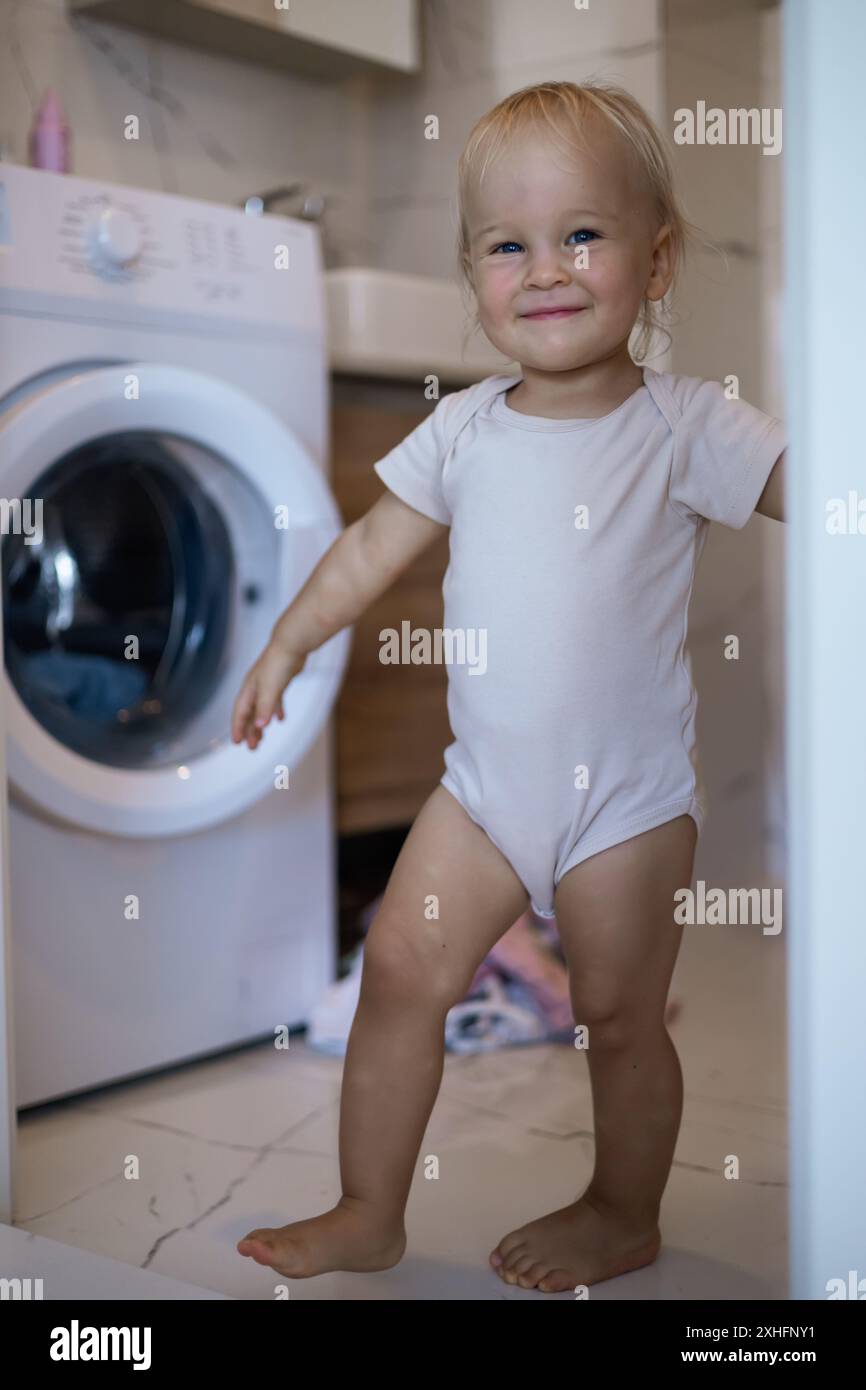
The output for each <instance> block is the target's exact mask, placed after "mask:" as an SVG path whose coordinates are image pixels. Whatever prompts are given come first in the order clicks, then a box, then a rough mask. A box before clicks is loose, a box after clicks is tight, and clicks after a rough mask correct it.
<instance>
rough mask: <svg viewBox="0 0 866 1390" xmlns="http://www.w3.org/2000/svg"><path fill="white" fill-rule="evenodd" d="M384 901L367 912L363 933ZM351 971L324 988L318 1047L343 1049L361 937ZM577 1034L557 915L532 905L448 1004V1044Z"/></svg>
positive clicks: (674, 1013) (483, 1048)
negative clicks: (450, 1005) (538, 910)
mask: <svg viewBox="0 0 866 1390" xmlns="http://www.w3.org/2000/svg"><path fill="white" fill-rule="evenodd" d="M381 902H382V898H381V895H380V896H379V897H378V898H376V899H375V901H374V902H372V903H370V904H369V905H368V906H367V907H366V908H365V909H364V911H363V912H362V914H361V918H360V926H361V930H362V933H363V935H364V936H366V934H367V932H368V931H369V929H370V927H371V925H372V923H373V918H374V917H375V916H376V913H377V912H378V910H379V906H380V904H381ZM344 963H346V964H348V967H349V969H348V974H346V975H345V976H344V977H343V978H342V979H340V980H338V981H337V982H336V983H335V984H333V985H331V986H330V987H329V988H328V989H327V990H326V992H325V994H324V996H323V998H322V999H321V1001H320V1002H319V1004H318V1005H317V1006H316V1008H315V1009H314V1010H313V1012H312V1015H311V1018H310V1022H309V1027H308V1030H307V1039H306V1040H307V1043H308V1045H309V1046H310V1047H312V1048H314V1049H315V1050H316V1051H318V1052H326V1053H329V1054H331V1055H332V1056H340V1057H341V1056H343V1055H344V1054H345V1051H346V1044H347V1043H348V1041H349V1033H350V1031H351V1028H352V1020H353V1019H354V1017H355V1010H356V1009H357V1007H358V999H359V997H360V991H361V973H362V970H363V965H364V942H363V940H362V941H361V942H360V944H359V945H358V946H357V947H356V948H355V950H354V952H353V953H352V955H351V956H350V957H349V959H348V961H347V962H344ZM680 1011H681V1003H680V1001H679V1000H677V999H672V1000H670V1001H669V1002H668V1006H667V1009H666V1011H665V1023H666V1024H671V1023H673V1022H674V1020H675V1019H676V1018H678V1017H679V1014H680ZM573 1041H574V1019H573V1017H572V1011H571V1001H570V998H569V990H568V971H567V969H566V964H565V955H564V953H563V950H562V943H561V942H560V938H559V932H558V930H557V926H556V921H555V919H554V918H552V917H551V918H544V917H538V916H536V914H535V913H534V912H533V911H532V910H531V909H528V910H527V911H526V912H524V913H523V914H522V916H520V917H518V919H517V921H516V922H515V923H514V925H513V926H512V927H509V929H508V931H507V932H506V933H505V935H504V936H503V937H501V938H500V940H499V941H497V943H496V945H495V946H494V947H493V949H492V951H490V952H489V954H488V955H487V956H486V957H485V958H484V960H483V961H482V962H481V965H480V966H479V967H478V969H477V970H476V972H475V975H474V977H473V979H472V983H471V984H470V986H469V989H468V991H467V993H466V997H465V999H462V1000H461V1001H460V1003H459V1004H455V1005H454V1006H453V1008H451V1009H449V1011H448V1014H447V1016H446V1019H445V1046H446V1048H447V1049H448V1051H450V1052H464V1053H465V1052H489V1051H491V1050H492V1049H493V1048H498V1047H508V1046H522V1045H525V1044H527V1043H535V1042H563V1043H564V1042H567V1043H572V1042H573Z"/></svg>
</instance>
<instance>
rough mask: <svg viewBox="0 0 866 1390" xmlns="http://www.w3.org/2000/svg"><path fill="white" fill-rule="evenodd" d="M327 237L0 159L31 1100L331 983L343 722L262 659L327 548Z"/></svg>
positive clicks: (336, 671)
mask: <svg viewBox="0 0 866 1390" xmlns="http://www.w3.org/2000/svg"><path fill="white" fill-rule="evenodd" d="M327 421H328V374H327V359H326V341H325V305H324V284H323V277H322V264H321V254H320V243H319V235H318V231H317V229H316V228H315V227H314V226H313V225H311V224H309V223H306V222H303V221H299V220H296V219H291V218H277V217H273V216H263V217H250V216H248V215H245V214H244V213H243V212H241V211H237V210H234V209H231V208H223V207H221V206H219V205H216V204H211V203H207V202H203V201H199V200H193V199H188V198H180V197H175V196H171V195H165V194H159V193H152V192H140V191H138V190H136V189H131V188H123V187H117V186H113V185H109V184H105V183H101V182H94V181H90V180H84V179H79V178H73V177H69V176H65V175H57V174H51V173H45V172H42V171H38V170H31V169H27V168H22V167H18V166H14V165H9V164H0V512H2V522H3V525H2V531H3V534H2V541H0V545H2V577H3V618H4V624H3V626H4V655H5V679H4V691H3V698H4V706H5V719H6V740H7V742H6V747H7V773H8V780H9V846H8V856H9V861H8V862H9V867H10V903H11V929H12V981H13V1006H14V1024H15V1027H14V1075H15V1084H16V1101H17V1104H18V1106H19V1107H21V1106H28V1105H33V1104H36V1103H38V1102H42V1101H46V1100H50V1099H53V1098H56V1097H60V1096H64V1095H70V1094H72V1093H74V1092H79V1091H82V1090H89V1089H91V1088H93V1087H96V1086H100V1085H103V1084H105V1083H107V1082H112V1081H116V1080H119V1079H121V1078H127V1077H132V1076H135V1075H138V1074H141V1073H144V1072H148V1071H151V1070H154V1069H159V1068H163V1067H166V1066H168V1065H171V1064H175V1063H178V1062H183V1061H186V1060H188V1059H192V1058H196V1057H201V1056H204V1055H207V1054H209V1053H214V1052H218V1051H222V1050H225V1049H228V1048H231V1047H233V1046H236V1045H239V1044H241V1043H244V1042H247V1041H250V1040H252V1039H256V1038H264V1037H274V1036H275V1035H276V1033H277V1032H278V1031H279V1030H282V1029H286V1028H288V1029H291V1028H293V1027H296V1026H297V1025H300V1024H303V1023H304V1022H305V1020H306V1019H307V1018H308V1016H309V1011H310V1009H311V1007H312V1006H313V1005H314V1004H315V1003H316V1002H317V1000H318V999H319V997H320V996H321V993H322V991H323V990H324V989H325V988H326V987H327V985H328V984H329V983H330V982H331V981H332V980H333V979H334V977H335V964H336V961H335V956H336V931H335V898H336V893H335V840H334V816H333V753H332V730H331V724H330V713H331V710H332V707H333V704H334V701H335V699H336V696H337V693H338V689H339V685H340V681H341V678H342V673H343V670H344V666H345V662H346V657H347V648H348V643H349V633H348V632H346V631H344V632H342V633H340V634H338V635H337V636H335V637H333V638H332V639H331V640H329V641H328V642H327V643H325V644H324V645H323V646H322V647H320V648H319V649H318V650H317V651H316V652H313V653H311V654H310V656H309V657H308V659H307V663H306V665H305V667H304V669H303V671H302V672H301V674H300V675H299V676H298V677H297V678H296V679H295V680H294V681H292V682H291V684H290V685H289V687H288V689H287V691H286V693H285V696H284V710H285V719H284V720H283V721H274V723H273V724H272V725H271V726H270V727H269V728H268V730H267V732H266V735H265V738H264V741H263V742H262V744H261V745H260V747H259V748H258V749H257V750H256V751H255V752H251V751H250V750H249V749H248V748H247V747H246V745H242V746H238V745H235V744H232V743H231V741H230V732H229V730H230V715H231V709H232V705H233V703H234V700H235V697H236V695H237V692H238V689H239V686H240V682H241V679H242V677H243V675H244V674H245V672H246V671H247V670H248V668H249V667H250V665H251V664H252V663H253V661H254V660H255V658H256V656H257V655H258V654H259V652H260V651H261V649H262V647H263V646H264V645H265V643H266V641H267V639H268V637H269V634H270V631H271V629H272V627H273V624H274V622H275V620H276V618H277V617H278V615H279V613H280V612H281V611H282V610H283V609H284V608H285V606H286V604H287V603H288V602H289V601H290V599H291V598H292V596H293V595H294V594H295V593H296V592H297V591H298V589H299V588H300V587H301V585H302V584H303V583H304V581H305V580H306V578H307V577H308V576H309V574H310V572H311V570H312V569H313V568H314V567H315V565H316V563H317V562H318V560H319V559H320V557H321V556H322V555H323V553H324V552H325V551H326V550H327V549H328V548H329V546H330V545H331V544H332V542H333V541H334V540H335V539H336V537H337V535H338V534H339V532H340V528H341V522H340V516H339V513H338V509H337V507H336V505H335V502H334V499H333V496H332V494H331V492H330V489H329V487H328V481H327V476H326V469H325V460H326V458H327V453H328V434H327V430H328V426H327Z"/></svg>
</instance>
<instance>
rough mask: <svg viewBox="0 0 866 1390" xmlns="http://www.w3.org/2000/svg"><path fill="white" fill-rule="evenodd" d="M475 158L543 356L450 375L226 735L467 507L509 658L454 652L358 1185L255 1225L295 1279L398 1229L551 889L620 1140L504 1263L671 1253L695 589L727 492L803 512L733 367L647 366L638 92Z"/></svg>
mask: <svg viewBox="0 0 866 1390" xmlns="http://www.w3.org/2000/svg"><path fill="white" fill-rule="evenodd" d="M458 183H459V211H460V260H461V266H462V270H463V272H464V274H465V277H466V279H467V281H468V284H469V285H470V286H471V289H472V291H473V292H474V295H475V299H476V302H477V308H478V319H479V321H480V323H481V326H482V327H483V329H484V331H485V333H486V334H487V337H488V338H489V339H490V341H491V342H492V343H493V344H494V345H495V346H496V348H498V349H499V350H500V351H501V352H502V353H503V354H504V355H505V358H506V359H507V360H508V361H509V362H516V363H518V364H519V366H520V374H519V375H497V376H492V377H488V378H487V379H486V380H484V381H482V382H480V383H479V384H477V385H475V386H470V387H469V388H468V389H466V390H463V391H457V392H455V393H453V394H450V395H447V396H445V397H443V398H442V399H441V400H440V401H439V402H438V404H437V405H436V406H435V408H434V409H433V410H432V411H431V412H430V414H429V415H428V416H427V417H426V419H425V420H424V422H423V423H422V424H421V425H419V426H418V427H417V429H415V430H413V431H412V433H411V434H409V435H408V436H407V438H406V439H404V440H403V441H402V443H400V444H398V445H397V446H396V448H394V449H392V450H391V452H390V453H389V454H388V455H387V456H386V457H385V458H383V459H381V460H380V461H379V462H378V463H377V464H376V465H375V469H376V472H377V473H378V475H379V477H380V478H381V479H382V481H383V483H385V485H386V488H387V491H386V492H385V493H384V494H383V495H382V496H381V497H380V498H379V500H378V501H377V502H376V504H375V505H374V506H373V507H372V508H371V509H370V511H369V512H368V513H367V514H366V515H365V516H363V517H362V518H361V519H360V520H359V521H356V522H355V523H354V524H353V525H352V526H350V527H348V529H347V530H346V531H344V533H343V534H342V535H341V536H340V538H339V539H338V540H337V541H336V542H335V544H334V545H333V546H332V547H331V549H330V550H329V551H328V553H327V554H326V555H325V556H324V558H323V559H322V560H321V562H320V563H319V565H318V566H317V568H316V570H315V571H314V572H313V574H312V575H311V577H310V579H309V580H308V582H307V583H306V585H305V586H304V588H303V589H302V590H301V592H300V593H299V594H298V596H297V597H296V598H295V600H294V601H293V602H292V603H291V605H290V606H289V607H288V608H287V610H286V611H285V613H284V614H283V615H282V616H281V618H280V619H279V621H278V622H277V624H276V625H275V627H274V630H273V634H272V638H271V641H270V643H269V645H268V646H267V648H266V649H265V651H264V652H263V653H262V655H261V656H260V658H259V660H258V661H257V662H256V664H255V665H254V666H253V668H252V670H251V671H250V672H249V673H248V675H247V676H246V678H245V680H244V683H243V686H242V688H241V691H240V693H239V695H238V698H237V701H236V704H235V709H234V713H233V717H232V737H233V739H234V741H235V742H238V743H240V742H243V741H246V743H247V745H248V747H249V748H250V749H255V748H257V747H258V745H259V744H260V742H261V740H262V737H263V730H264V728H265V726H266V725H267V724H268V722H269V721H270V719H271V718H272V717H274V716H276V717H278V718H281V717H282V715H283V709H282V703H281V697H282V692H283V690H284V689H285V687H286V685H287V684H288V682H289V681H291V680H292V678H293V677H294V676H295V675H297V673H298V672H299V671H300V670H301V669H302V667H303V665H304V662H305V659H306V655H307V653H309V652H310V651H312V650H313V649H314V648H316V647H318V646H320V645H321V644H322V643H323V642H325V641H326V640H327V639H328V638H330V637H331V636H333V635H334V634H335V633H336V632H337V631H339V629H341V628H342V627H344V626H345V625H346V624H349V623H352V622H354V621H355V620H356V619H357V618H358V616H359V615H360V614H361V613H362V612H363V611H364V609H365V608H366V607H367V606H368V605H369V604H370V603H371V602H372V601H373V600H374V599H375V598H377V597H378V595H379V594H381V593H382V592H383V590H385V589H386V588H387V587H388V585H390V584H391V582H392V581H393V580H394V578H395V577H396V576H397V575H398V574H399V573H400V572H401V571H402V570H403V569H405V568H406V566H407V565H409V564H410V563H411V561H412V560H414V559H415V557H416V556H417V555H419V554H420V552H421V551H422V550H424V549H425V547H427V546H429V545H431V544H432V543H433V542H434V541H435V540H436V538H437V537H438V536H439V535H441V533H442V527H443V526H446V527H449V528H450V563H449V566H448V571H447V574H446V576H445V584H444V597H445V628H446V630H447V631H451V632H457V633H461V632H462V633H464V634H473V636H474V635H475V634H478V633H480V632H484V633H485V635H486V660H485V668H484V669H483V671H482V670H477V669H474V668H473V665H471V664H468V663H467V664H463V665H461V664H459V663H458V662H456V661H453V660H452V662H451V664H450V666H449V671H448V677H449V686H448V712H449V717H450V723H451V729H452V733H453V737H454V741H453V743H451V744H450V745H449V747H448V748H447V749H446V750H445V755H444V761H445V772H444V775H443V777H442V780H441V783H440V784H439V785H438V786H437V787H436V789H435V790H434V791H433V793H432V795H431V796H430V798H429V800H428V801H427V802H426V803H425V805H424V806H423V808H422V809H421V811H420V813H419V815H418V817H417V819H416V821H415V823H414V825H413V826H412V829H411V831H410V833H409V836H408V838H407V839H406V841H405V844H404V846H403V849H402V850H401V853H400V856H399V858H398V860H397V862H396V864H395V866H394V870H393V872H392V874H391V878H390V881H389V883H388V887H387V889H386V891H385V895H384V898H383V902H382V905H381V909H380V911H379V913H378V915H377V917H376V919H375V921H374V922H373V924H372V927H371V929H370V931H369V934H368V936H367V938H366V941H365V948H364V969H363V978H362V985H361V994H360V1001H359V1004H358V1009H357V1012H356V1015H355V1019H354V1023H353V1027H352V1032H351V1036H350V1038H349V1043H348V1049H347V1053H346V1059H345V1070H344V1077H343V1091H342V1104H341V1115H340V1171H341V1178H342V1189H343V1191H342V1196H341V1197H340V1199H339V1201H338V1202H337V1204H336V1206H335V1207H333V1209H332V1210H330V1211H327V1212H325V1213H323V1214H321V1215H319V1216H314V1217H312V1218H311V1219H309V1220H305V1221H297V1222H293V1223H292V1224H291V1225H288V1226H283V1227H281V1228H280V1229H278V1230H271V1229H262V1230H255V1231H252V1232H250V1234H249V1235H248V1236H247V1237H246V1238H245V1239H244V1240H242V1241H240V1242H239V1244H238V1250H239V1251H240V1253H241V1254H243V1255H248V1256H251V1257H252V1258H253V1259H255V1260H257V1261H258V1262H259V1263H261V1264H266V1265H270V1266H272V1267H273V1268H274V1269H276V1270H278V1271H279V1272H280V1273H281V1274H283V1275H287V1276H289V1277H292V1278H304V1277H307V1276H310V1275H314V1274H320V1273H322V1272H324V1271H325V1270H333V1269H344V1270H375V1269H385V1268H387V1267H389V1266H391V1265H394V1264H395V1263H396V1262H397V1261H398V1260H399V1259H400V1257H401V1256H402V1254H403V1251H404V1248H405V1244H406V1237H405V1230H404V1209H405V1205H406V1200H407V1197H408V1194H409V1189H410V1185H411V1182H412V1177H413V1174H414V1171H415V1164H416V1160H417V1156H418V1152H419V1148H420V1145H421V1142H422V1139H423V1136H424V1133H425V1130H426V1127H427V1122H428V1119H429V1116H430V1112H431V1109H432V1107H433V1103H434V1101H435V1098H436V1095H437V1092H438V1089H439V1084H440V1080H441V1076H442V1067H443V1054H444V1019H445V1015H446V1013H447V1011H448V1010H449V1008H451V1006H452V1005H453V1004H455V1003H457V1002H458V1001H459V1000H461V999H462V998H463V997H464V996H465V994H466V991H467V988H468V986H469V983H470V981H471V980H472V977H473V975H474V973H475V971H476V968H477V967H478V965H479V963H480V962H481V961H482V960H483V959H484V957H485V956H486V955H487V953H488V952H489V950H490V949H491V947H492V946H493V945H494V943H495V942H496V941H497V940H498V939H499V938H500V937H501V936H502V935H503V933H504V932H505V931H506V930H507V929H508V928H509V927H510V926H511V924H512V923H513V922H514V921H515V919H516V918H517V917H519V916H520V914H521V913H522V912H523V911H524V909H525V908H526V906H527V903H528V902H531V904H532V906H533V908H534V909H535V910H536V911H537V912H540V913H542V914H544V915H547V916H554V915H555V918H556V923H557V927H558V929H559V931H560V933H561V936H562V942H563V949H564V951H565V954H566V958H567V962H568V968H569V981H570V989H571V1000H572V1005H573V1012H574V1021H575V1024H576V1025H577V1026H579V1027H580V1028H581V1030H585V1039H586V1048H587V1050H586V1056H587V1060H588V1065H589V1071H590V1078H591V1083H592V1096H593V1114H594V1133H595V1163H594V1169H593V1173H592V1177H591V1179H590V1181H589V1184H588V1185H587V1187H586V1189H585V1191H584V1192H583V1193H582V1195H581V1196H580V1197H579V1198H578V1199H577V1200H576V1201H574V1202H572V1203H571V1204H569V1205H568V1206H566V1207H563V1208H561V1209H560V1210H557V1211H553V1212H549V1213H547V1214H540V1215H539V1217H538V1219H537V1220H534V1221H531V1222H529V1224H528V1225H525V1226H521V1227H519V1228H518V1229H516V1230H513V1231H510V1232H508V1233H507V1234H506V1235H503V1236H502V1238H501V1240H500V1241H499V1243H498V1245H497V1246H496V1247H495V1249H494V1250H492V1252H491V1254H490V1264H491V1266H492V1268H493V1269H494V1270H495V1271H496V1273H497V1274H498V1276H499V1277H500V1279H502V1280H504V1281H505V1282H506V1283H508V1284H518V1285H520V1286H521V1287H522V1288H527V1289H528V1288H537V1289H540V1290H544V1291H550V1292H559V1291H563V1290H566V1289H572V1288H574V1287H575V1286H576V1285H579V1284H585V1285H588V1284H593V1283H597V1282H598V1281H600V1280H603V1279H610V1278H612V1277H613V1276H615V1275H618V1274H623V1273H625V1272H626V1271H628V1270H633V1269H637V1268H639V1267H640V1266H641V1265H645V1264H647V1263H649V1262H650V1261H652V1260H654V1259H655V1257H656V1255H657V1254H658V1251H659V1247H660V1240H661V1237H660V1232H659V1225H658V1220H659V1208H660V1204H661V1198H662V1194H663V1191H664V1188H665V1184H666V1182H667V1179H668V1174H669V1172H670V1168H671V1163H672V1160H673V1154H674V1147H675V1144H676V1139H677V1132H678V1130H679V1125H680V1118H681V1112H682V1073H681V1070H680V1065H679V1060H678V1058H677V1054H676V1051H675V1049H674V1046H673V1043H672V1041H671V1039H670V1036H669V1034H668V1032H667V1029H666V1027H665V1001H666V998H667V994H668V988H669V984H670V980H671V975H672V972H673V968H674V963H675V961H676V957H677V952H678V949H679V945H680V937H681V934H682V926H681V925H677V924H676V923H675V921H674V904H675V899H674V894H675V893H676V891H677V889H679V888H682V887H688V886H689V885H690V883H691V878H692V865H693V856H694V849H695V844H696V840H697V835H698V833H699V831H700V828H701V823H702V819H703V804H702V792H701V785H700V775H699V769H698V763H697V756H696V749H695V705H696V697H695V692H694V689H693V686H692V681H691V675H690V668H689V665H688V661H687V658H686V656H685V651H684V646H685V639H686V626H687V614H688V604H689V598H690V595H691V590H692V584H693V582H694V576H695V567H696V565H697V562H698V559H699V556H700V553H701V550H702V548H703V544H704V541H705V538H706V533H707V529H708V522H709V521H719V522H721V523H722V524H723V525H725V526H731V527H735V528H740V527H742V526H744V525H745V524H746V522H747V521H748V519H749V517H750V516H751V514H752V512H753V511H754V510H758V511H761V512H763V513H764V514H765V515H767V516H772V517H775V518H777V519H779V520H781V519H782V466H783V465H782V459H783V450H784V445H785V440H784V435H783V432H782V427H781V425H780V424H779V422H778V421H777V420H774V419H773V418H772V417H770V416H768V415H764V414H762V413H761V412H760V411H758V410H756V409H755V408H754V407H752V406H750V405H747V404H746V403H745V402H742V401H739V400H736V399H728V398H727V396H726V393H725V391H724V390H723V388H722V387H721V385H719V384H718V383H716V382H714V381H702V380H700V379H698V378H695V377H685V376H674V375H671V374H668V373H664V372H657V371H654V370H652V369H651V368H649V367H641V366H640V365H639V362H640V361H641V360H642V358H643V357H644V356H645V355H646V351H647V348H648V345H649V342H650V339H651V335H652V331H653V327H654V325H655V324H657V322H658V318H657V315H658V312H659V309H661V308H662V307H663V306H662V301H663V300H664V298H665V296H666V295H667V294H668V292H669V291H670V290H671V288H672V286H673V284H674V281H675V277H676V274H677V271H678V269H679V267H680V263H681V261H682V256H683V252H684V246H685V242H686V239H687V237H688V236H689V234H690V231H689V224H688V223H687V222H686V220H685V218H684V217H683V215H682V212H681V211H680V208H679V206H678V203H677V199H676V196H675V194H674V191H673V187H672V179H671V173H670V165H669V161H668V157H667V154H666V152H665V149H664V146H663V143H662V141H661V139H660V137H659V135H658V132H657V131H656V129H655V127H654V126H653V124H652V122H651V121H650V120H649V118H648V116H647V115H646V113H645V112H644V111H643V109H642V108H641V107H640V105H639V104H638V103H637V102H636V101H635V100H634V99H633V98H632V97H630V96H629V95H628V94H627V93H625V92H623V91H621V90H619V89H617V88H611V87H605V86H602V85H588V86H582V87H581V86H576V85H575V84H573V83H570V82H545V83H542V84H540V85H538V86H534V87H529V88H525V89H524V90H522V91H519V92H516V93H514V94H513V95H512V96H509V97H508V98H506V99H505V100H504V101H502V102H500V103H499V105H497V106H496V107H495V108H494V109H493V110H492V111H490V112H489V113H488V114H487V115H486V116H484V117H483V118H482V119H481V120H480V121H479V122H478V124H477V125H476V126H475V128H474V130H473V131H472V133H471V135H470V138H469V141H468V143H467V146H466V148H465V150H464V152H463V155H462V157H461V161H460V166H459V176H458ZM636 326H637V327H638V329H639V334H638V337H637V342H636V345H635V350H634V356H632V354H631V352H630V350H629V342H630V338H631V334H632V330H633V329H634V328H635V327H636ZM635 358H637V359H638V361H635V360H634V359H635ZM386 678H387V677H386V675H384V674H383V679H386Z"/></svg>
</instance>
